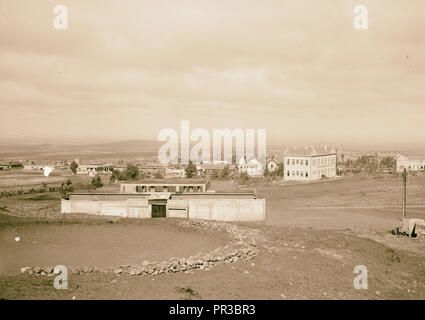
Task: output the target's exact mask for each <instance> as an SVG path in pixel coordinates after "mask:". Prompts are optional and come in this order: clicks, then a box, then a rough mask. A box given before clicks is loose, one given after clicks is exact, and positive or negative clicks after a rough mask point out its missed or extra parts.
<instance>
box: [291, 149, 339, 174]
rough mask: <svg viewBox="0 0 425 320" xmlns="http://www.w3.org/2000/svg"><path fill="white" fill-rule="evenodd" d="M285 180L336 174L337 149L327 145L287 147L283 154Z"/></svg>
mask: <svg viewBox="0 0 425 320" xmlns="http://www.w3.org/2000/svg"><path fill="white" fill-rule="evenodd" d="M283 159H284V161H283V165H284V180H300V181H306V180H317V179H320V178H321V177H323V176H325V177H329V178H331V177H335V176H336V150H335V149H333V148H332V149H328V148H327V147H324V148H320V147H314V146H311V147H304V148H292V149H286V150H285V152H284V156H283Z"/></svg>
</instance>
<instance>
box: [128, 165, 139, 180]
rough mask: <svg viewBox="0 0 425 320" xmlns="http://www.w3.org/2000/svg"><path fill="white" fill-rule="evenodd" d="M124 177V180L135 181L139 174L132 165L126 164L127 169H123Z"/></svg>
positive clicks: (137, 169)
mask: <svg viewBox="0 0 425 320" xmlns="http://www.w3.org/2000/svg"><path fill="white" fill-rule="evenodd" d="M124 176H125V178H126V179H132V180H136V179H139V176H140V172H139V168H137V167H136V166H135V165H134V164H132V163H128V164H127V168H126V169H125V172H124Z"/></svg>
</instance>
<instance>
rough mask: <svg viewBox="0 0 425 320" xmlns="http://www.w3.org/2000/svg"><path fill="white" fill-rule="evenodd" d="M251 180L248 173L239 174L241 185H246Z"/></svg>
mask: <svg viewBox="0 0 425 320" xmlns="http://www.w3.org/2000/svg"><path fill="white" fill-rule="evenodd" d="M248 180H249V175H248V173H246V172H241V173H240V174H239V183H240V184H245V183H246V182H247V181H248Z"/></svg>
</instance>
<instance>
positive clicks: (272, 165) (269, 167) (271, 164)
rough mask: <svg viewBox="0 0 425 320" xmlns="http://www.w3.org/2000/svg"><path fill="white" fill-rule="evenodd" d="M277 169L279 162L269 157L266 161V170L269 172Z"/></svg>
mask: <svg viewBox="0 0 425 320" xmlns="http://www.w3.org/2000/svg"><path fill="white" fill-rule="evenodd" d="M278 169H279V163H278V162H277V161H276V160H274V159H271V160H269V161H268V162H267V170H269V172H275V171H277V170H278Z"/></svg>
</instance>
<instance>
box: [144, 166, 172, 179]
mask: <svg viewBox="0 0 425 320" xmlns="http://www.w3.org/2000/svg"><path fill="white" fill-rule="evenodd" d="M139 169H140V173H142V175H143V176H144V177H147V178H155V177H156V176H162V177H165V176H166V170H167V165H163V164H159V163H158V164H156V163H154V164H143V165H140V166H139Z"/></svg>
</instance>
